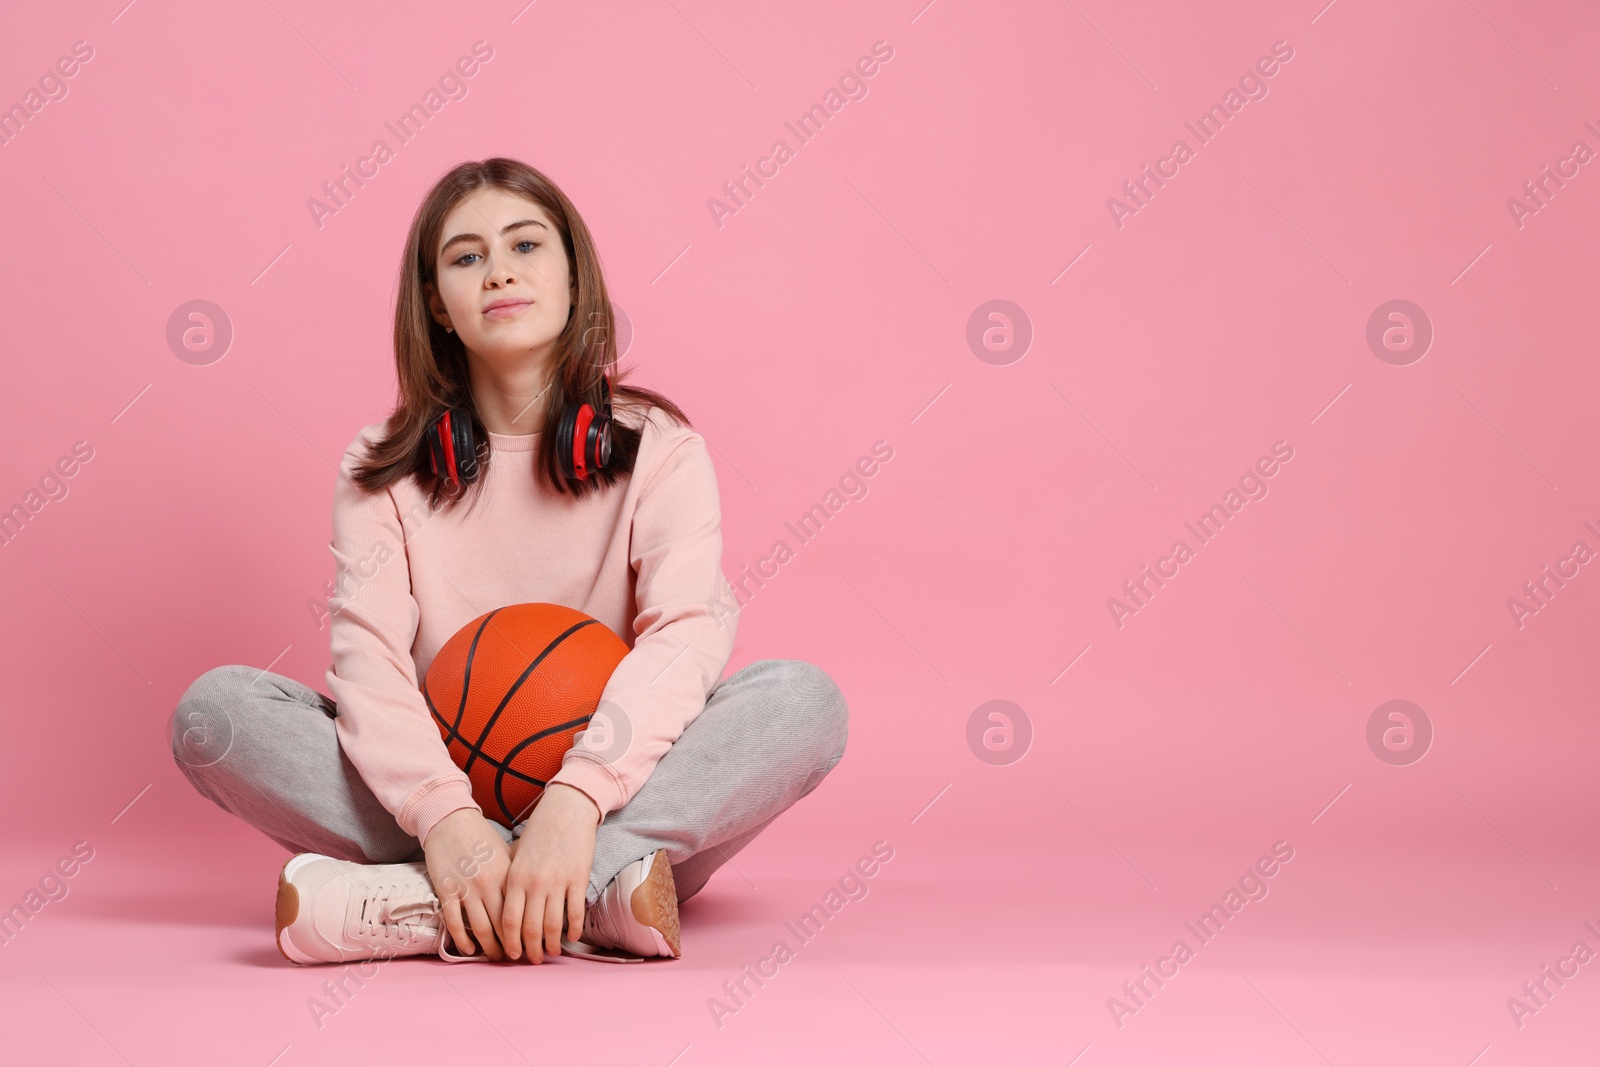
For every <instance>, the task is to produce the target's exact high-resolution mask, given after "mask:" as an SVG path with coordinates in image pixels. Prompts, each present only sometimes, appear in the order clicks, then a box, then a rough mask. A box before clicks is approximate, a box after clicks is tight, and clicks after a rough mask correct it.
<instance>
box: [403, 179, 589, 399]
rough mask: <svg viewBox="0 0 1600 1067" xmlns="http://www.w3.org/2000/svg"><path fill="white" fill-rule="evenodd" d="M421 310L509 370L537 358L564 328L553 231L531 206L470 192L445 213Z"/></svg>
mask: <svg viewBox="0 0 1600 1067" xmlns="http://www.w3.org/2000/svg"><path fill="white" fill-rule="evenodd" d="M434 277H435V278H436V279H438V281H437V283H436V284H433V283H430V284H429V285H428V286H427V296H428V309H429V311H430V312H431V313H432V315H433V317H434V320H435V321H437V322H438V323H439V324H440V325H442V326H450V327H454V328H455V332H456V335H457V336H459V337H460V338H461V342H462V343H463V344H464V345H466V347H467V351H468V352H470V353H472V354H474V355H476V356H479V357H481V358H483V359H484V360H486V361H487V362H489V363H491V364H493V365H495V366H496V367H499V368H503V369H505V370H511V369H513V368H515V367H517V366H520V365H522V364H525V363H526V362H527V361H528V359H529V357H530V355H532V356H534V357H535V358H542V357H543V356H544V355H546V354H548V352H549V351H550V348H551V346H552V344H553V343H554V341H555V339H556V338H557V337H559V336H560V335H561V331H562V330H563V329H565V328H566V325H567V317H568V315H569V314H570V312H571V309H572V298H573V290H572V280H571V272H570V271H569V270H568V264H567V253H566V249H565V248H563V247H562V243H561V234H560V233H559V232H557V230H556V225H555V223H554V222H553V221H551V219H550V216H549V215H547V214H545V211H544V209H543V208H542V207H540V206H539V205H538V204H536V203H534V202H533V201H531V200H525V199H523V198H522V197H520V196H517V195H516V194H514V193H508V192H506V191H505V190H503V189H496V188H485V189H478V190H476V191H475V192H473V193H472V194H471V195H470V196H468V197H467V198H466V199H464V200H462V201H461V203H459V204H457V205H456V206H455V208H454V209H452V210H451V212H450V213H449V214H448V215H446V216H445V220H444V228H443V231H442V236H441V237H440V243H439V252H438V255H436V256H435V257H434Z"/></svg>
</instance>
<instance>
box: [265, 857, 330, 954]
mask: <svg viewBox="0 0 1600 1067" xmlns="http://www.w3.org/2000/svg"><path fill="white" fill-rule="evenodd" d="M321 858H322V857H321V856H318V855H317V854H315V853H312V852H301V853H299V854H298V855H294V856H290V857H289V859H288V860H287V861H286V862H285V863H284V865H283V867H282V868H281V869H279V871H278V903H277V908H276V914H275V915H274V919H273V923H274V926H275V927H276V929H275V931H274V933H273V938H272V940H273V943H274V944H276V945H277V946H278V954H279V955H280V956H282V957H283V958H284V959H286V960H288V961H289V962H290V963H295V964H300V965H301V966H305V965H308V964H313V963H322V962H325V961H323V960H318V959H312V958H311V957H309V956H300V955H291V954H290V950H291V949H292V950H293V951H294V952H295V953H299V951H300V950H299V949H298V948H295V946H294V941H293V940H292V939H291V938H290V937H289V934H288V928H289V925H290V924H291V923H293V922H294V921H295V920H296V919H298V918H299V917H300V891H299V890H298V889H296V888H295V887H294V883H293V882H291V881H290V880H289V879H290V878H291V877H292V876H293V874H294V872H295V871H297V870H299V869H300V868H301V867H303V866H305V865H306V864H307V863H312V862H314V861H316V860H319V859H321Z"/></svg>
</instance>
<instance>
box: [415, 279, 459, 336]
mask: <svg viewBox="0 0 1600 1067" xmlns="http://www.w3.org/2000/svg"><path fill="white" fill-rule="evenodd" d="M422 293H423V296H424V297H426V298H427V301H428V314H429V315H431V316H432V317H433V321H434V322H437V323H438V324H439V325H440V326H444V327H446V328H449V327H453V326H454V325H455V323H453V322H451V321H450V312H448V311H446V310H445V306H444V301H443V300H441V299H440V298H439V290H438V289H437V288H436V287H435V286H434V284H433V283H432V282H423V283H422Z"/></svg>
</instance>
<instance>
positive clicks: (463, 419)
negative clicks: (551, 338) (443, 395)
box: [450, 408, 478, 484]
mask: <svg viewBox="0 0 1600 1067" xmlns="http://www.w3.org/2000/svg"><path fill="white" fill-rule="evenodd" d="M450 429H451V432H452V434H453V435H454V438H455V440H454V445H455V453H456V469H457V470H458V471H459V472H460V475H461V481H462V483H463V484H465V483H467V482H470V481H473V480H474V479H476V478H477V477H478V442H477V439H476V438H475V437H474V436H473V433H472V415H471V414H470V413H469V412H468V411H467V410H466V409H465V408H457V409H455V411H454V412H453V413H452V414H451V416H450Z"/></svg>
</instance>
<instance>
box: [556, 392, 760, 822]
mask: <svg viewBox="0 0 1600 1067" xmlns="http://www.w3.org/2000/svg"><path fill="white" fill-rule="evenodd" d="M653 413H654V409H652V414H653ZM662 417H663V418H665V416H662ZM672 425H673V426H676V424H675V423H673V424H672ZM644 433H645V434H646V435H651V434H661V435H663V436H664V437H665V439H664V440H660V441H658V442H657V444H658V447H659V448H660V450H661V452H662V453H663V454H662V455H661V456H660V458H659V461H658V462H653V463H652V464H651V467H650V469H649V470H647V471H639V472H637V473H638V474H639V475H640V476H641V477H643V478H644V479H645V481H644V483H643V488H642V489H641V490H640V492H639V496H638V500H637V503H636V504H635V509H634V514H633V519H632V536H631V542H630V548H629V560H630V562H631V564H632V566H633V569H634V571H635V572H636V574H637V577H636V579H635V583H634V599H635V603H636V606H637V608H638V614H637V615H636V616H635V618H634V621H633V632H634V635H635V639H634V645H633V648H632V649H630V650H629V651H628V654H627V655H626V656H624V657H623V658H622V662H621V663H619V664H618V665H617V668H616V670H615V671H614V672H613V673H612V675H611V679H610V680H609V681H608V682H607V683H606V687H605V689H604V690H603V691H602V693H601V696H600V705H599V708H598V709H597V712H596V718H598V717H599V715H600V714H601V713H602V712H603V713H606V714H607V716H608V721H607V722H606V723H605V724H604V727H605V728H604V729H603V730H599V729H596V728H595V727H596V723H595V721H594V720H591V723H590V728H589V729H586V730H584V731H583V732H582V733H579V734H578V735H577V737H576V738H575V739H574V743H573V747H572V748H570V749H568V750H567V752H566V755H565V756H564V757H563V759H562V764H561V769H560V770H559V771H558V772H556V774H555V775H554V776H553V777H552V778H551V779H550V780H551V781H552V782H564V783H566V784H567V785H571V786H573V787H575V788H577V789H580V790H582V791H583V792H584V793H586V794H588V796H589V798H590V799H591V800H593V801H594V802H595V805H596V806H597V807H598V808H599V809H600V816H601V821H602V822H604V821H605V816H606V814H607V813H609V812H611V811H614V810H616V809H617V808H620V807H622V806H623V805H624V804H626V803H627V802H628V801H629V800H630V799H632V797H633V795H634V794H635V793H637V792H638V791H639V789H640V787H641V786H643V785H644V783H645V781H646V780H647V779H648V778H649V777H650V774H651V772H652V771H653V770H654V769H655V765H656V763H657V761H659V760H660V759H661V757H662V756H663V755H664V754H665V753H666V751H667V749H668V748H670V747H671V746H672V743H673V742H674V741H676V740H677V739H678V737H679V735H681V734H682V733H683V731H684V729H685V728H686V727H687V726H688V725H689V724H690V723H691V722H693V721H694V719H695V717H696V716H697V715H699V714H700V712H701V711H702V710H703V709H704V708H705V702H706V697H707V696H708V695H709V693H710V692H711V689H712V688H713V687H714V686H715V685H716V684H717V680H718V679H719V678H720V677H721V676H722V671H723V668H724V667H726V666H727V664H728V659H729V657H730V656H731V655H732V653H733V640H734V633H735V630H736V628H737V616H736V614H734V613H733V612H731V611H728V610H726V606H727V604H728V603H730V602H732V601H733V596H732V590H731V588H730V587H729V586H728V584H727V579H726V578H725V577H723V574H722V506H721V503H720V501H719V499H718V495H717V476H716V470H715V468H714V467H713V466H712V464H711V456H710V453H708V452H707V450H706V444H705V439H704V438H703V437H701V436H700V435H699V434H698V433H695V432H693V431H692V430H675V431H673V432H668V431H663V430H661V429H659V428H657V427H654V426H652V425H651V423H650V422H649V421H648V416H647V421H646V423H645V426H644ZM645 453H646V449H645V446H644V443H643V442H641V446H640V455H641V459H642V458H643V456H644V455H645Z"/></svg>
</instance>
